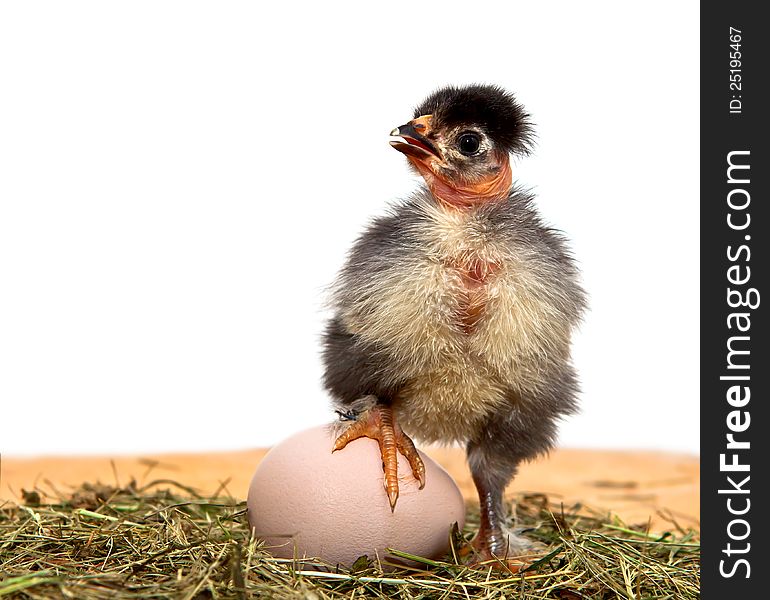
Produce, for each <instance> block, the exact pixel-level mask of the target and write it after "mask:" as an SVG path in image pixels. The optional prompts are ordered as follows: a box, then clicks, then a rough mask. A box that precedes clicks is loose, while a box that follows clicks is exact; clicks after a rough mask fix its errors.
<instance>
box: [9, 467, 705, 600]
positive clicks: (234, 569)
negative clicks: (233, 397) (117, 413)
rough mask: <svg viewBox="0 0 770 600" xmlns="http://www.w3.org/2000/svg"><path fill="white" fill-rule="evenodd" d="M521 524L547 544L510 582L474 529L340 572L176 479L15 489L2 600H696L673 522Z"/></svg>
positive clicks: (540, 499)
mask: <svg viewBox="0 0 770 600" xmlns="http://www.w3.org/2000/svg"><path fill="white" fill-rule="evenodd" d="M515 514H516V518H517V521H518V523H517V525H518V526H519V527H526V528H528V529H529V531H528V533H527V535H528V536H529V537H530V538H533V539H537V540H539V541H540V542H541V543H543V544H545V545H546V546H547V551H546V554H544V555H543V556H542V558H540V559H539V560H537V561H536V562H534V563H533V564H531V565H530V566H528V567H527V568H525V569H523V570H521V571H519V572H517V573H514V572H511V571H509V570H507V569H506V568H505V567H504V566H503V565H502V564H498V565H491V564H490V565H486V566H482V567H478V566H477V567H473V568H472V567H469V566H466V565H464V564H462V560H458V558H457V557H458V556H461V555H462V550H463V546H464V545H465V544H467V541H468V540H469V539H470V538H472V536H473V535H474V534H475V531H476V529H477V527H478V511H477V509H473V508H472V509H471V510H470V513H469V515H468V519H467V525H466V528H465V530H464V531H462V532H459V531H456V530H455V531H454V532H447V535H450V536H451V541H452V552H451V553H450V555H449V556H447V557H446V558H445V559H444V560H441V561H436V560H428V559H424V558H420V557H415V556H411V555H407V554H404V553H403V552H399V550H398V549H393V551H392V554H393V556H396V557H399V556H400V557H401V558H405V559H410V560H412V561H413V563H412V564H414V563H415V562H416V563H417V564H418V565H420V567H421V568H404V567H401V568H399V569H397V570H393V567H392V566H389V565H387V564H382V563H381V562H380V560H379V559H378V557H362V558H361V559H359V560H358V561H356V563H355V564H354V565H353V566H352V568H350V569H347V568H343V567H341V566H338V565H329V564H325V563H323V562H322V561H321V560H319V559H313V560H303V561H298V560H294V561H293V560H284V559H277V558H274V557H272V556H271V555H270V553H269V552H268V550H267V549H266V548H265V547H264V546H263V545H262V543H261V542H260V541H258V540H255V539H253V538H252V537H251V536H250V532H249V525H248V519H247V515H246V505H245V502H243V501H238V500H235V499H233V498H231V497H227V496H226V495H223V494H222V493H221V492H220V494H219V495H218V496H216V497H202V496H200V495H198V494H197V493H196V492H195V490H193V489H190V488H188V487H185V486H184V485H181V484H179V483H177V482H172V481H154V482H151V483H149V484H147V485H144V486H138V485H137V484H136V483H135V482H132V483H130V484H129V485H126V486H121V487H118V486H108V485H101V484H83V485H82V486H81V487H80V488H79V489H77V490H75V491H74V492H73V493H69V494H66V495H65V494H58V493H54V494H52V495H46V494H45V493H41V491H40V490H36V491H33V492H24V493H23V497H22V498H21V499H20V501H19V503H18V504H16V503H6V504H4V505H0V597H3V598H34V599H40V600H48V599H52V598H77V599H82V600H91V599H100V598H105V599H106V598H110V599H118V600H121V599H129V598H152V599H165V598H175V599H177V598H184V599H188V600H204V599H214V598H223V599H224V598H234V599H242V598H278V599H280V598H303V599H307V600H316V599H318V600H320V599H323V598H361V597H374V598H385V597H388V598H391V597H395V598H461V599H465V600H470V599H474V598H519V599H535V598H538V599H541V598H556V599H561V600H581V599H585V598H598V599H606V598H634V599H652V598H661V599H663V598H671V599H677V600H678V599H687V598H698V597H699V557H700V544H699V542H698V535H697V533H696V532H695V531H692V530H688V531H685V530H683V529H681V528H680V527H679V526H678V525H677V524H676V523H675V522H673V521H672V523H671V525H672V527H671V531H667V532H665V533H663V534H651V533H649V532H648V531H646V530H645V527H633V526H627V525H625V524H623V523H621V522H619V521H618V520H617V519H616V518H613V517H611V516H610V515H604V514H594V513H590V512H587V510H586V509H585V508H584V507H580V506H572V507H561V506H559V507H557V506H553V505H551V504H550V503H549V502H548V499H547V498H546V497H545V496H543V495H528V496H521V497H519V498H517V499H516V502H515Z"/></svg>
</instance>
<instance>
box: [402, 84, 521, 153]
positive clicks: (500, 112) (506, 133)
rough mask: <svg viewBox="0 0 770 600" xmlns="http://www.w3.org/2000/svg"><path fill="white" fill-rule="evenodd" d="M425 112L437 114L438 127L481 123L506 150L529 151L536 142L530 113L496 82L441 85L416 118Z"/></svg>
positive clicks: (435, 115) (434, 122)
mask: <svg viewBox="0 0 770 600" xmlns="http://www.w3.org/2000/svg"><path fill="white" fill-rule="evenodd" d="M421 115H433V127H434V128H456V127H462V126H466V125H476V126H479V127H481V128H482V129H483V130H484V131H485V133H486V134H487V135H488V136H489V137H490V139H491V140H492V141H493V142H494V143H495V145H496V146H497V147H498V148H499V149H501V150H504V151H506V152H514V153H516V154H528V153H529V152H530V150H531V148H532V145H533V138H534V133H533V130H532V123H531V122H530V118H529V115H528V114H527V113H526V111H525V110H524V108H523V107H522V106H521V105H520V104H519V103H518V102H517V101H516V99H515V98H514V96H513V94H511V93H510V92H507V91H505V90H504V89H502V88H501V87H498V86H496V85H469V86H464V87H455V86H447V87H444V88H441V89H439V90H436V91H435V92H433V93H432V94H431V95H430V96H428V97H427V98H426V99H425V100H423V102H422V103H421V104H420V105H419V106H418V107H417V108H415V110H414V117H415V118H417V117H420V116H421Z"/></svg>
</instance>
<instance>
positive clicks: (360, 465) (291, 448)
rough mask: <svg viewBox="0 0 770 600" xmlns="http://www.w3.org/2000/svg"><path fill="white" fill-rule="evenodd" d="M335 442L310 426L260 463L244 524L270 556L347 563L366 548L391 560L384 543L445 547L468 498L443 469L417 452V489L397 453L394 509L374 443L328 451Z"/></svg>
mask: <svg viewBox="0 0 770 600" xmlns="http://www.w3.org/2000/svg"><path fill="white" fill-rule="evenodd" d="M333 444H334V435H333V433H332V431H331V430H330V428H329V427H327V426H321V427H315V428H312V429H308V430H305V431H302V432H300V433H297V434H296V435H293V436H292V437H290V438H288V439H286V440H284V441H283V442H281V443H280V444H278V445H277V446H275V447H274V448H273V449H271V450H270V452H268V454H267V455H266V456H265V458H264V459H263V460H262V462H261V463H260V464H259V466H258V468H257V471H256V473H255V474H254V478H253V479H252V481H251V485H250V487H249V495H248V514H249V523H250V525H251V528H252V530H254V531H255V533H256V535H257V537H259V538H262V539H264V540H265V542H266V545H267V547H268V548H269V550H270V552H271V553H272V554H273V555H275V556H278V557H281V558H292V557H294V556H297V557H299V558H302V557H317V558H321V559H322V560H324V561H325V562H328V563H331V564H342V565H348V566H349V565H350V564H352V563H353V561H355V560H356V559H357V558H358V557H359V556H362V555H364V554H366V555H368V556H369V557H370V558H375V557H376V556H379V558H381V559H384V558H389V559H391V560H392V557H388V554H387V552H386V548H395V549H398V550H401V551H403V552H408V553H410V554H416V555H418V556H423V557H427V558H439V557H441V556H442V555H444V554H445V553H446V552H447V550H448V549H449V531H450V528H451V525H452V523H455V522H456V523H458V525H459V526H460V527H461V528H462V526H463V524H464V522H465V505H464V502H463V497H462V494H461V493H460V490H459V488H458V487H457V484H456V483H455V482H454V480H453V479H452V477H451V476H450V475H449V474H448V473H447V472H446V471H445V470H444V469H443V468H441V467H440V466H439V465H438V464H437V463H436V462H434V461H433V460H432V459H431V458H430V457H428V456H426V455H425V454H423V453H422V452H420V456H421V457H422V460H423V461H424V463H425V471H426V475H425V479H426V482H425V488H423V489H422V490H420V489H419V484H418V482H417V481H416V480H415V479H414V477H413V476H412V472H411V469H410V467H409V463H408V462H407V461H406V459H405V458H404V457H403V456H401V455H400V454H399V457H398V484H399V490H400V494H399V498H398V503H397V505H396V509H395V511H394V512H391V510H390V504H389V503H388V496H387V494H386V492H385V488H384V487H383V472H382V459H381V456H380V450H379V446H378V444H377V442H376V441H374V440H371V439H368V438H361V439H358V440H355V441H353V442H351V443H350V444H348V446H347V447H346V448H344V449H343V450H340V451H338V452H335V453H333V454H332V447H333Z"/></svg>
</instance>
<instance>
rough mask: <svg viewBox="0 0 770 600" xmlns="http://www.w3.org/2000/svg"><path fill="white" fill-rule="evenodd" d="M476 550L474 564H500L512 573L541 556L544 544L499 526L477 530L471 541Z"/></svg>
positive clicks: (485, 565)
mask: <svg viewBox="0 0 770 600" xmlns="http://www.w3.org/2000/svg"><path fill="white" fill-rule="evenodd" d="M472 546H473V549H474V550H475V551H476V560H477V562H475V564H476V565H478V566H484V567H487V566H490V565H492V566H500V565H501V564H502V565H503V566H505V567H506V568H508V569H510V570H511V571H513V572H514V573H515V572H517V571H519V570H520V569H522V568H523V567H525V566H527V565H529V564H530V563H532V562H533V561H534V560H536V559H537V558H539V557H540V556H542V554H543V552H544V550H545V546H544V545H542V544H540V543H539V542H533V541H531V540H528V539H527V538H525V537H523V536H521V535H517V534H516V533H515V532H514V531H513V530H511V529H508V528H507V527H504V526H500V527H494V528H489V529H487V528H484V527H482V528H481V529H480V530H479V533H478V535H477V536H476V537H475V538H474V540H473V542H472Z"/></svg>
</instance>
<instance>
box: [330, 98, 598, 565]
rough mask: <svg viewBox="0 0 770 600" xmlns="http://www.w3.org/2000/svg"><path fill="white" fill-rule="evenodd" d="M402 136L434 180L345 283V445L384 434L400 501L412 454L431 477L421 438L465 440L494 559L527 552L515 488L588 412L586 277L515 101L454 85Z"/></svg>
mask: <svg viewBox="0 0 770 600" xmlns="http://www.w3.org/2000/svg"><path fill="white" fill-rule="evenodd" d="M391 136H392V138H391V142H390V143H391V145H392V146H393V148H395V149H396V150H398V151H400V152H402V153H403V154H405V155H406V157H407V159H408V161H409V164H410V165H411V167H413V168H414V169H415V170H416V171H417V172H418V173H419V174H420V175H421V176H422V178H423V179H424V181H425V186H424V187H421V188H420V189H419V190H418V191H416V192H415V193H414V194H413V195H412V196H411V197H410V198H409V199H408V200H405V201H402V202H400V203H398V204H396V205H394V206H392V207H391V209H390V211H389V213H388V214H386V215H385V216H381V217H378V218H376V219H375V220H374V221H373V222H372V223H371V224H370V225H369V227H368V228H367V229H366V230H365V231H364V233H363V234H362V235H361V236H360V237H359V238H358V240H357V241H356V242H355V244H354V245H353V247H352V249H351V250H350V253H349V255H348V258H347V262H346V263H345V265H344V266H343V268H342V270H341V271H340V273H339V275H338V277H337V279H336V282H335V284H334V286H333V288H332V298H331V303H332V307H333V310H334V316H333V318H332V319H331V321H330V322H329V324H328V327H327V329H326V331H325V334H324V351H323V360H324V365H325V375H324V384H325V386H326V388H327V389H328V391H329V392H330V394H331V395H332V397H333V398H334V401H335V407H336V409H337V412H338V413H339V415H340V418H341V420H342V421H349V423H343V424H342V425H346V428H345V429H344V431H343V432H342V433H341V435H339V437H338V438H337V440H336V443H335V446H334V450H333V451H336V450H341V449H343V448H344V447H345V445H346V444H347V443H349V442H350V441H352V440H354V439H357V438H359V437H363V436H366V437H370V438H373V439H376V440H377V441H378V442H379V444H380V450H381V453H382V461H383V470H384V474H385V479H384V480H385V488H386V491H387V494H388V498H389V501H390V505H391V508H392V509H393V508H395V505H396V501H397V499H398V480H397V458H398V457H397V452H401V453H402V454H403V455H404V457H405V458H406V459H407V460H408V461H409V464H410V466H411V469H412V473H413V475H414V477H415V478H416V479H417V480H419V482H420V484H421V487H422V486H423V485H424V484H425V469H424V467H423V465H422V461H421V460H420V457H419V454H418V453H417V451H416V450H415V447H414V444H413V442H412V440H411V437H414V438H415V439H417V440H420V441H421V442H425V443H432V442H442V443H454V442H459V443H461V444H464V445H465V447H466V449H467V459H468V464H469V466H470V470H471V473H472V476H473V481H474V483H475V485H476V488H477V490H478V494H479V501H480V506H481V519H480V530H479V534H478V536H477V537H476V539H475V540H474V545H475V547H476V549H477V550H478V551H479V553H480V554H481V556H482V558H484V559H487V558H491V557H492V556H496V557H515V556H520V555H522V554H526V553H527V552H528V551H529V550H530V549H531V545H530V543H529V542H528V541H527V540H526V539H525V538H523V537H519V536H517V535H515V534H514V533H513V532H512V531H510V530H508V529H507V528H506V526H505V521H506V516H507V515H506V513H505V510H504V504H503V491H504V489H505V487H506V485H507V484H508V483H509V482H510V481H511V480H512V479H513V477H514V475H515V474H516V471H517V468H518V465H519V464H520V463H521V462H522V461H524V460H527V459H531V458H533V457H535V456H537V455H539V454H542V453H545V452H547V451H548V450H549V449H550V448H551V447H552V446H553V444H554V441H555V436H556V428H557V422H558V420H559V419H560V417H562V416H563V415H567V414H570V413H572V412H574V411H575V409H576V395H577V382H576V375H575V371H574V369H573V366H572V364H571V362H570V337H571V334H572V332H573V330H574V328H575V326H576V325H577V324H578V322H579V320H580V318H581V315H582V313H583V312H584V309H585V304H586V303H585V294H584V292H583V290H582V289H581V286H580V284H579V273H578V270H577V268H576V266H575V264H574V262H573V260H572V258H571V255H570V253H569V251H568V249H567V247H566V245H565V240H564V238H563V237H562V235H561V234H560V233H559V232H557V231H555V230H553V229H551V228H549V227H548V226H546V225H544V224H543V222H542V221H541V219H540V217H539V216H538V213H537V211H536V209H535V207H534V205H533V197H532V195H531V194H530V193H528V192H526V191H524V190H522V189H520V188H518V187H516V186H514V185H512V175H511V165H510V155H511V154H517V155H525V154H527V153H528V152H529V151H530V148H531V143H532V137H533V134H532V126H531V123H530V120H529V116H528V115H527V113H526V112H525V111H524V109H523V108H522V107H521V105H520V104H519V103H518V102H517V101H516V100H515V98H514V97H513V95H511V94H510V93H508V92H506V91H505V90H503V89H501V88H499V87H496V86H491V85H471V86H467V87H446V88H443V89H439V90H438V91H436V92H434V93H433V94H431V95H430V96H429V97H428V98H427V99H426V100H425V101H424V102H423V103H422V104H420V105H419V107H418V108H417V109H416V110H415V112H414V118H413V119H412V120H411V121H409V122H408V123H407V124H406V125H402V126H400V127H397V128H395V129H394V130H393V131H392V132H391Z"/></svg>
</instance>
